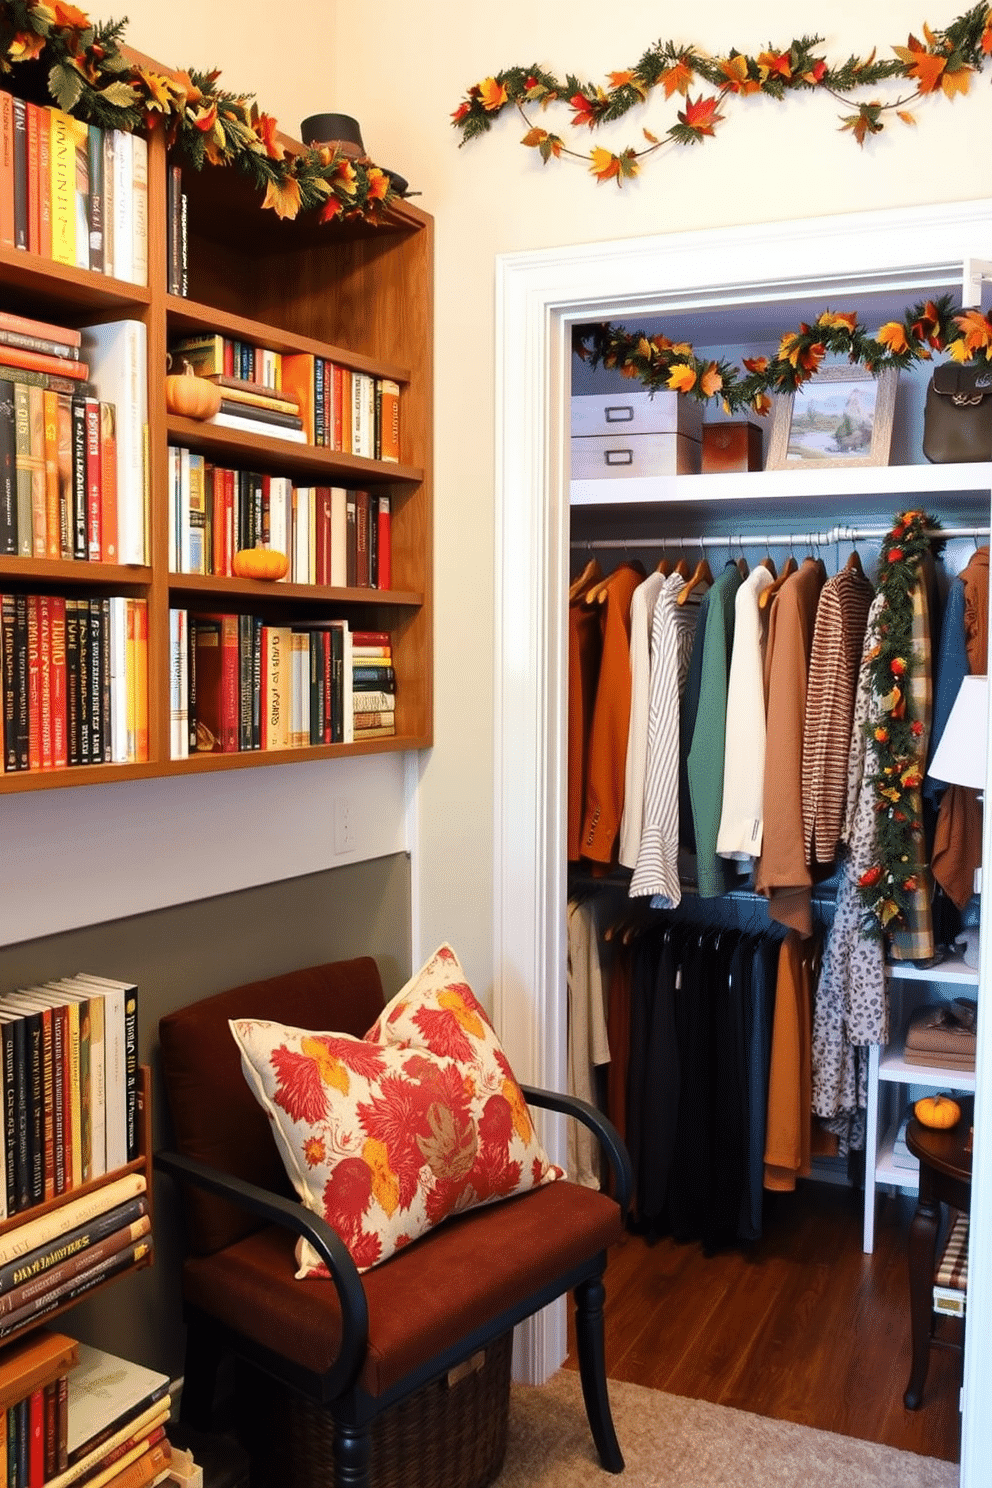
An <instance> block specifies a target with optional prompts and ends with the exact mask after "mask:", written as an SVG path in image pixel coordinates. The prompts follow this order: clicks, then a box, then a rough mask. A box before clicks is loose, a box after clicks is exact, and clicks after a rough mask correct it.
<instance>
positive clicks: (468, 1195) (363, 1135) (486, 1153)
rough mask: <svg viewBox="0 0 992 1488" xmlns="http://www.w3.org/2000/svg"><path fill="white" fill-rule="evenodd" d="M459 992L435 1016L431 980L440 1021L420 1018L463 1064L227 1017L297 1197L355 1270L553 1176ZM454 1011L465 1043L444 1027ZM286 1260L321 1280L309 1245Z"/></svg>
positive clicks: (495, 1045) (407, 1002)
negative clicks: (455, 1001) (451, 1218)
mask: <svg viewBox="0 0 992 1488" xmlns="http://www.w3.org/2000/svg"><path fill="white" fill-rule="evenodd" d="M446 949H448V948H442V951H443V950H446ZM450 954H451V955H452V956H453V955H454V953H453V952H451V953H450ZM437 955H441V952H439V953H437ZM436 960H437V956H435V957H433V958H432V960H431V962H430V963H428V966H431V965H433V964H434V962H435V961H436ZM455 965H456V966H457V961H455ZM427 969H428V968H425V969H424V972H419V973H418V974H417V976H416V977H414V978H413V980H412V981H411V982H410V983H408V984H407V986H406V987H405V988H404V989H403V991H402V992H400V993H399V994H398V995H397V997H396V998H394V999H393V1002H391V1003H390V1004H389V1007H388V1008H387V1009H386V1010H385V1012H384V1014H383V1015H382V1017H381V1018H380V1019H379V1022H378V1023H377V1024H376V1029H378V1028H379V1027H380V1026H384V1027H386V1028H387V1029H388V1031H389V1033H393V1032H395V1031H396V1028H397V1024H398V1022H399V1015H397V1017H396V1018H394V1019H393V1021H392V1023H389V1021H388V1019H389V1014H390V1011H391V1010H393V1009H395V1008H396V1007H397V1004H399V1003H400V1001H401V999H404V1001H403V1003H402V1011H403V1013H404V1014H406V1013H407V1012H409V1013H410V1014H411V1015H412V1016H413V1017H416V1013H417V1003H418V1000H419V999H418V997H417V996H416V994H415V993H413V992H412V991H411V989H413V988H414V987H415V985H416V984H418V982H419V981H420V979H421V978H423V977H424V973H425V972H426V971H427ZM459 972H460V968H459ZM463 985H464V984H463ZM446 990H448V991H451V990H453V989H446ZM464 990H465V992H467V993H468V997H469V998H470V999H471V1003H469V1002H468V1001H465V1000H464V999H463V1000H462V1001H461V1004H460V1007H461V1012H460V1015H459V1014H458V1013H457V1012H456V1010H455V1009H453V1008H451V1007H448V1006H447V1005H441V1006H440V1008H438V1009H435V1007H434V1004H435V1003H436V1000H437V999H436V992H437V988H436V986H435V984H434V980H433V978H431V979H429V983H428V985H426V986H425V987H424V988H423V994H422V995H423V1002H424V1007H425V1009H426V1010H427V1011H429V1012H433V1011H435V1010H438V1011H440V1012H441V1013H442V1015H443V1016H442V1018H441V1020H440V1023H438V1024H436V1026H434V1025H433V1024H432V1021H431V1020H430V1019H429V1020H428V1024H429V1026H434V1035H433V1038H432V1042H437V1043H438V1044H450V1043H451V1042H452V1040H454V1042H455V1043H457V1044H458V1045H459V1048H460V1049H461V1050H462V1052H463V1053H464V1055H465V1058H464V1059H463V1058H461V1057H455V1056H453V1055H452V1054H451V1053H449V1052H445V1051H444V1050H443V1049H440V1048H428V1047H417V1048H415V1047H413V1046H412V1045H410V1044H407V1043H390V1042H385V1043H378V1042H376V1041H375V1040H374V1038H373V1034H374V1033H375V1031H376V1029H373V1030H372V1031H371V1032H370V1033H369V1034H367V1035H366V1037H365V1038H364V1039H356V1038H352V1037H351V1036H350V1035H349V1034H342V1033H320V1032H313V1031H311V1030H308V1029H302V1028H289V1027H286V1026H285V1025H283V1024H279V1023H269V1022H263V1021H260V1020H257V1019H249V1018H246V1019H237V1020H232V1021H231V1025H230V1027H231V1032H232V1034H233V1035H234V1038H235V1040H236V1041H237V1043H238V1045H239V1047H240V1049H241V1064H242V1068H243V1070H244V1072H245V1077H246V1079H247V1080H248V1083H249V1085H250V1086H251V1089H252V1091H253V1092H254V1094H255V1097H256V1099H257V1100H258V1102H259V1104H260V1105H261V1106H262V1108H263V1109H264V1110H265V1111H266V1113H267V1114H268V1116H269V1119H270V1120H271V1122H272V1129H273V1133H274V1136H275V1139H276V1144H277V1146H278V1148H279V1152H280V1155H281V1157H282V1160H283V1162H284V1163H285V1166H286V1171H287V1172H288V1174H289V1176H290V1179H291V1180H292V1183H293V1186H294V1188H295V1189H296V1192H297V1193H298V1195H299V1197H300V1199H301V1201H302V1202H303V1203H304V1204H305V1205H306V1207H307V1208H308V1209H311V1210H312V1211H313V1212H314V1213H316V1214H320V1215H322V1216H323V1217H324V1218H325V1219H326V1220H327V1221H328V1222H329V1223H330V1224H331V1225H333V1227H334V1228H335V1229H336V1230H337V1232H338V1234H339V1235H340V1236H341V1238H342V1239H343V1240H344V1242H345V1244H346V1245H347V1247H348V1249H349V1251H350V1252H351V1255H352V1258H353V1260H354V1261H355V1264H356V1266H357V1267H358V1269H359V1270H360V1271H367V1270H368V1269H369V1267H370V1266H374V1265H376V1264H377V1263H378V1262H380V1261H384V1260H386V1259H387V1257H389V1256H391V1255H392V1254H393V1253H394V1252H395V1251H397V1250H399V1249H400V1248H401V1247H402V1246H404V1245H408V1244H409V1243H410V1241H411V1240H415V1239H416V1238H417V1237H418V1236H419V1235H422V1234H424V1233H425V1232H426V1231H427V1230H429V1229H430V1228H431V1227H432V1226H433V1225H436V1224H438V1223H440V1221H441V1220H443V1219H445V1218H446V1217H447V1216H448V1215H449V1214H456V1213H459V1212H460V1211H462V1210H464V1209H469V1208H472V1207H473V1206H475V1205H478V1204H485V1203H490V1202H492V1201H493V1200H495V1199H500V1198H506V1197H508V1196H509V1195H510V1194H514V1193H520V1192H523V1191H524V1190H525V1189H529V1188H533V1187H536V1186H537V1185H538V1184H541V1183H548V1182H551V1181H553V1180H554V1179H555V1178H559V1177H561V1176H563V1175H562V1172H561V1169H560V1168H557V1167H555V1166H554V1165H552V1164H550V1163H549V1162H548V1159H547V1157H546V1156H545V1153H544V1150H543V1148H542V1147H541V1145H540V1143H539V1142H538V1140H537V1137H536V1134H535V1132H534V1128H533V1126H532V1124H531V1120H530V1115H529V1113H528V1111H527V1105H526V1102H525V1101H524V1098H523V1095H522V1094H521V1091H520V1087H519V1086H518V1085H517V1082H516V1080H515V1079H514V1078H513V1074H512V1072H511V1071H510V1068H509V1065H508V1064H507V1062H506V1057H505V1055H504V1054H503V1052H502V1049H501V1048H500V1047H499V1042H498V1040H497V1039H496V1035H495V1033H494V1032H493V1030H492V1027H491V1025H490V1024H489V1022H488V1019H487V1018H486V1017H485V1014H484V1013H483V1012H482V1009H481V1008H479V1006H478V1004H477V1003H476V1002H475V999H474V997H472V994H471V991H470V990H469V989H468V987H467V986H465V987H464ZM473 1004H474V1008H473V1006H472V1005H473ZM452 1014H454V1015H455V1023H456V1025H457V1026H458V1027H459V1028H462V1029H463V1032H464V1034H465V1039H466V1040H467V1042H463V1041H462V1040H460V1039H459V1038H458V1037H457V1036H456V1034H455V1032H454V1030H452V1028H451V1027H450V1022H451V1015H452ZM466 1023H467V1024H468V1027H465V1024H466ZM416 1026H418V1027H419V1025H416ZM297 1259H298V1261H299V1265H300V1270H299V1273H298V1274H299V1275H300V1276H322V1275H326V1274H327V1273H326V1270H325V1268H324V1266H323V1265H322V1263H321V1261H320V1259H319V1257H318V1256H317V1255H316V1253H315V1252H314V1250H313V1248H312V1247H311V1246H310V1245H309V1244H307V1243H306V1242H301V1244H300V1245H299V1247H298V1250H297Z"/></svg>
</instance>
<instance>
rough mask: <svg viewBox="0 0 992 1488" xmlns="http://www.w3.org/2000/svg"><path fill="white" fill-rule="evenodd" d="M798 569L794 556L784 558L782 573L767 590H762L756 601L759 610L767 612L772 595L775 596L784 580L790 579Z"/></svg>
mask: <svg viewBox="0 0 992 1488" xmlns="http://www.w3.org/2000/svg"><path fill="white" fill-rule="evenodd" d="M798 568H799V564H798V563H797V562H796V559H795V555H794V554H792V553H790V554H789V556H788V558H786V560H785V562H784V563H783V564H782V572H781V573H780V574H779V576H778V578H777V579H776V580H775V582H774V583H772V584H769V585H768V588H767V589H763V590H762V592H761V596H760V598H759V599H758V608H759V609H761V610H767V608H768V606H769V605H770V604H771V601H772V595H773V594H776V593H777V592H778V591H779V589H781V587H782V585H783V584H784V583H785V581H786V579H788V578H791V577H792V575H793V574H794V573H795V572H796V571H797V569H798Z"/></svg>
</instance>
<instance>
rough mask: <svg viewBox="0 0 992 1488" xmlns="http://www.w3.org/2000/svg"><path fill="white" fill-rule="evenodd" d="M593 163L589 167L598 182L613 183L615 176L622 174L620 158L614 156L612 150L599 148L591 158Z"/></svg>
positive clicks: (593, 152)
mask: <svg viewBox="0 0 992 1488" xmlns="http://www.w3.org/2000/svg"><path fill="white" fill-rule="evenodd" d="M590 159H591V161H592V164H591V166H590V167H589V169H590V171H591V172H592V174H593V175H594V176H595V177H596V180H597V181H611V180H612V179H613V177H614V176H619V174H620V157H619V156H618V155H614V154H613V153H612V151H610V150H604V149H603V148H602V146H597V147H596V149H595V150H593V151H592V154H591V156H590Z"/></svg>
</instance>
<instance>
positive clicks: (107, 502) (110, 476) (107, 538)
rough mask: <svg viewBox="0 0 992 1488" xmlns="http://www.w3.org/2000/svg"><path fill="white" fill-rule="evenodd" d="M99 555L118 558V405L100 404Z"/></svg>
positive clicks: (107, 560)
mask: <svg viewBox="0 0 992 1488" xmlns="http://www.w3.org/2000/svg"><path fill="white" fill-rule="evenodd" d="M100 558H101V560H102V561H103V562H104V563H116V562H117V407H116V405H115V404H113V403H106V402H103V403H101V404H100Z"/></svg>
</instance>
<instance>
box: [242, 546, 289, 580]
mask: <svg viewBox="0 0 992 1488" xmlns="http://www.w3.org/2000/svg"><path fill="white" fill-rule="evenodd" d="M231 570H232V572H233V573H235V574H236V575H237V577H238V578H239V579H281V578H282V577H283V575H284V574H286V573H288V572H289V559H288V558H287V557H286V554H285V553H278V552H276V550H275V548H239V550H238V551H237V552H236V553H235V555H234V558H233V559H232V561H231Z"/></svg>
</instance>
